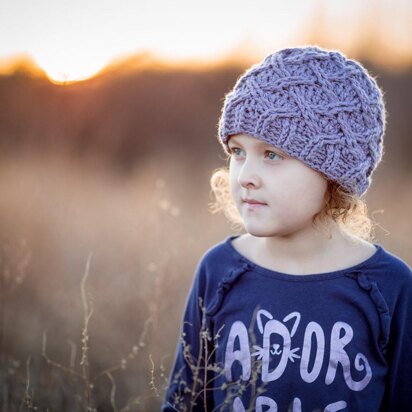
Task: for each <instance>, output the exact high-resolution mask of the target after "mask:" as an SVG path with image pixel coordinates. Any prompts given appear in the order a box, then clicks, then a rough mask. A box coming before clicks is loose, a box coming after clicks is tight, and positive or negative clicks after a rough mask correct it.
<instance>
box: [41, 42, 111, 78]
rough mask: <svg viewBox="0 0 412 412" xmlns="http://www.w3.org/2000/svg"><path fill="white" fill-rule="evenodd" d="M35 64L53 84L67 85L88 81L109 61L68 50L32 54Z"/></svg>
mask: <svg viewBox="0 0 412 412" xmlns="http://www.w3.org/2000/svg"><path fill="white" fill-rule="evenodd" d="M33 54H34V59H35V61H36V62H37V64H38V65H39V66H40V67H41V68H42V69H43V70H44V71H45V72H46V74H47V76H48V78H49V79H50V81H52V82H54V83H68V82H74V81H80V80H85V79H88V78H90V77H92V76H94V75H95V74H96V73H98V72H99V71H100V70H101V69H102V68H103V67H104V66H105V65H106V64H107V63H108V61H109V58H108V57H105V56H99V55H96V54H95V53H92V52H90V53H89V52H85V53H79V50H77V51H76V52H75V53H74V52H70V50H67V49H65V50H58V51H56V50H45V51H44V52H41V53H33Z"/></svg>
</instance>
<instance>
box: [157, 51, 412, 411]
mask: <svg viewBox="0 0 412 412" xmlns="http://www.w3.org/2000/svg"><path fill="white" fill-rule="evenodd" d="M384 129H385V109H384V104H383V100H382V93H381V91H380V89H379V88H378V86H377V84H376V82H375V80H374V79H373V78H372V77H371V76H370V75H369V74H368V73H367V71H366V70H365V69H364V68H363V67H362V66H361V65H360V64H359V63H357V62H355V61H353V60H349V59H347V58H346V57H345V56H343V55H342V54H341V53H339V52H336V51H328V50H323V49H320V48H318V47H302V48H290V49H285V50H281V51H278V52H276V53H273V54H271V55H268V56H267V57H266V58H265V59H264V60H263V61H262V62H260V63H259V64H256V65H254V66H252V67H251V68H250V69H248V70H247V71H246V72H245V73H244V74H243V75H242V76H241V77H240V78H239V79H238V81H237V82H236V84H235V86H234V88H233V90H232V91H231V92H230V93H228V94H227V95H226V99H225V103H224V107H223V110H222V116H221V119H220V122H219V138H220V141H221V143H222V145H223V147H224V149H225V151H226V152H227V153H228V154H229V157H230V167H229V171H228V173H225V172H222V171H221V170H220V171H217V172H216V173H215V175H214V176H213V177H212V187H213V188H214V191H215V193H216V194H217V196H218V198H219V199H221V200H222V199H223V202H224V199H225V198H227V195H228V194H229V193H230V197H231V203H228V202H226V203H225V205H224V206H225V211H226V213H227V214H228V216H229V217H232V216H233V214H234V213H237V218H238V221H239V222H241V223H242V225H243V227H244V229H245V231H246V233H245V234H243V235H240V236H229V237H227V238H226V239H225V240H224V241H222V242H221V243H219V244H217V245H215V246H213V247H212V248H211V249H209V250H208V251H207V252H206V253H205V254H204V255H203V257H202V259H201V261H200V263H199V265H198V267H197V270H196V275H195V279H194V282H193V285H192V289H191V292H190V295H189V299H188V302H187V306H186V310H185V314H184V321H183V326H182V334H181V340H180V342H179V344H178V349H177V354H176V360H175V364H174V367H173V370H172V372H171V375H170V385H169V388H168V392H167V395H166V399H165V402H164V404H163V408H162V410H163V411H200V410H202V411H203V410H207V411H236V412H243V411H270V412H275V411H279V412H283V411H284V412H286V411H293V412H298V411H299V412H300V411H303V412H305V411H325V412H326V411H327V412H333V411H352V412H353V411H359V412H368V411H371V412H372V411H373V412H377V411H395V412H397V411H409V410H411V408H412V385H411V379H412V275H411V269H410V268H409V267H408V265H407V264H406V263H405V262H403V261H402V260H400V259H399V258H398V257H396V256H394V255H393V254H391V253H389V252H388V251H386V250H385V249H384V248H383V247H382V246H381V245H379V244H376V243H373V242H371V236H370V234H371V229H372V226H371V221H370V220H369V219H368V217H367V213H366V206H365V204H364V202H363V201H362V200H361V199H360V197H361V196H362V195H363V194H364V193H365V192H366V190H367V189H368V187H369V185H370V183H371V174H372V172H373V170H374V169H375V168H376V166H377V164H378V163H379V161H380V159H381V156H382V137H383V134H384ZM233 205H234V206H235V207H233Z"/></svg>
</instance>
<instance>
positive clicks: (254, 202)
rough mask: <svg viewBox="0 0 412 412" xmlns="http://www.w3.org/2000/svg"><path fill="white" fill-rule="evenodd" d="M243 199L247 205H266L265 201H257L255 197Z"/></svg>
mask: <svg viewBox="0 0 412 412" xmlns="http://www.w3.org/2000/svg"><path fill="white" fill-rule="evenodd" d="M243 201H244V202H245V203H247V204H249V205H266V203H264V202H259V201H258V200H255V199H243Z"/></svg>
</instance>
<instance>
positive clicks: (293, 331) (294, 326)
mask: <svg viewBox="0 0 412 412" xmlns="http://www.w3.org/2000/svg"><path fill="white" fill-rule="evenodd" d="M293 318H296V320H295V323H294V324H293V326H292V330H291V332H290V336H291V337H292V336H293V335H294V334H295V333H296V329H297V328H298V326H299V322H300V313H299V312H292V313H289V315H287V316H285V317H284V318H283V322H284V323H286V322H287V321H288V320H290V319H293Z"/></svg>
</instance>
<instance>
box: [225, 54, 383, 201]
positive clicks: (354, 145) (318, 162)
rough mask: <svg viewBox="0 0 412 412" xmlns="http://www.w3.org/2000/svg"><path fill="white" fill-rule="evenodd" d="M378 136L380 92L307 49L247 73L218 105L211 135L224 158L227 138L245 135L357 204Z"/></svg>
mask: <svg viewBox="0 0 412 412" xmlns="http://www.w3.org/2000/svg"><path fill="white" fill-rule="evenodd" d="M384 131H385V107H384V103H383V99H382V92H381V90H380V89H379V87H378V85H377V83H376V82H375V80H374V79H373V78H372V77H371V76H370V75H369V74H368V72H367V71H366V69H365V68H364V67H362V66H361V65H360V64H359V63H358V62H355V61H353V60H350V59H348V58H346V57H345V56H344V55H343V54H341V53H340V52H337V51H329V50H323V49H320V48H319V47H315V46H307V47H302V48H288V49H284V50H280V51H278V52H276V53H273V54H270V55H268V56H266V57H265V58H264V60H263V61H262V62H260V63H258V64H255V65H253V66H252V67H251V68H249V69H248V70H247V71H246V72H245V73H244V74H243V75H242V76H241V77H240V78H239V79H238V80H237V82H236V84H235V86H234V88H233V90H232V91H230V92H229V93H228V94H227V95H226V97H225V102H224V105H223V108H222V115H221V117H220V120H219V132H218V133H219V138H220V141H221V143H222V145H223V148H224V150H225V151H226V152H227V153H229V149H228V147H227V142H228V137H229V136H231V135H234V134H237V133H245V134H249V135H251V136H254V137H256V138H258V139H261V140H263V141H265V142H267V143H269V144H272V145H275V146H277V147H279V148H281V149H282V150H284V151H285V152H286V153H287V154H288V155H290V156H292V157H294V158H297V159H299V160H301V161H303V162H304V163H306V164H307V165H308V166H310V167H312V168H313V169H315V170H317V171H320V172H322V173H324V174H325V175H326V176H327V177H328V178H329V179H331V180H334V181H336V182H338V183H340V184H341V185H342V186H343V187H344V188H345V189H346V190H347V191H349V192H350V193H356V194H358V195H359V196H361V195H362V194H364V193H365V192H366V190H367V189H368V187H369V185H370V183H371V174H372V172H373V171H374V170H375V168H376V166H377V164H378V163H379V161H380V160H381V157H382V151H383V143H382V141H383V134H384Z"/></svg>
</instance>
